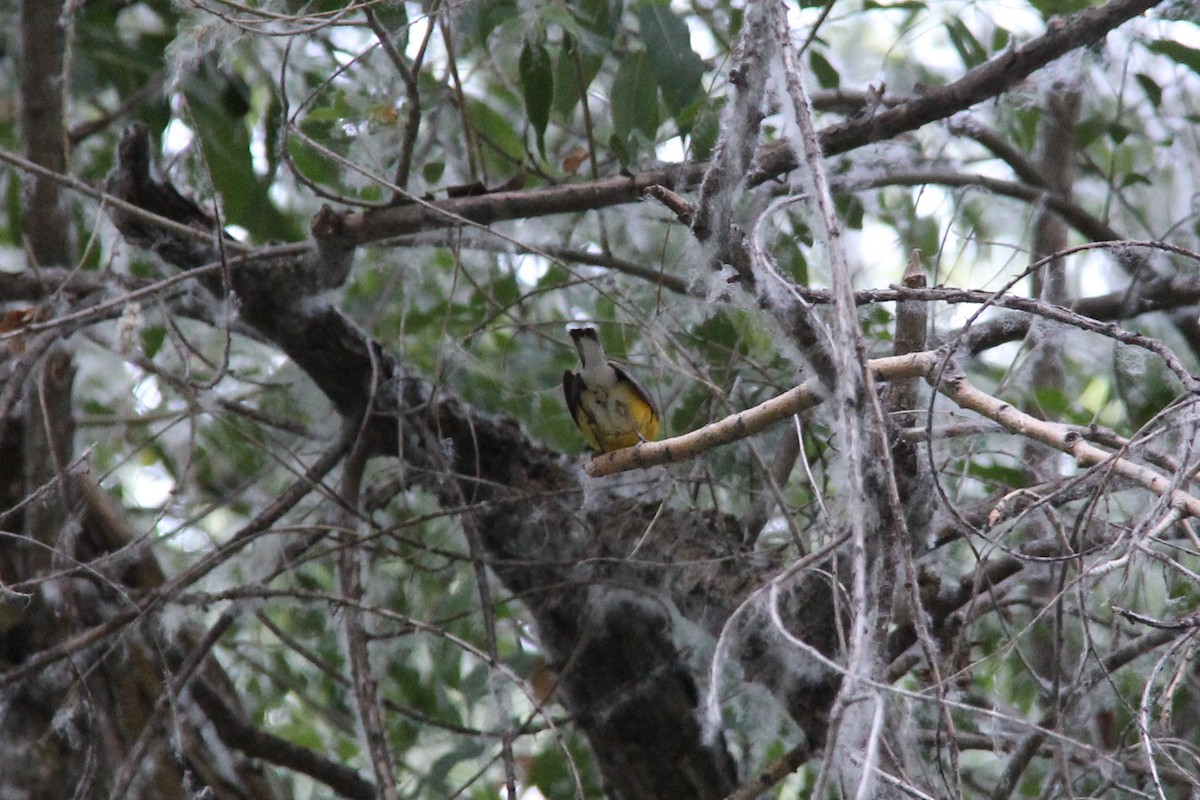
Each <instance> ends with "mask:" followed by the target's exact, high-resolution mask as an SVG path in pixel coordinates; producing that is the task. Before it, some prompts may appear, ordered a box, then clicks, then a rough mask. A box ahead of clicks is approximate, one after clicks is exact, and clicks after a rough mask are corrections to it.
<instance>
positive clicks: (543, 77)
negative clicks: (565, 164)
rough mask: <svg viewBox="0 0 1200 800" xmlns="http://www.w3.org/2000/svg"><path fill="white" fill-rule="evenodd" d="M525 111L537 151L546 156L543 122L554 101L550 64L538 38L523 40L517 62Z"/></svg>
mask: <svg viewBox="0 0 1200 800" xmlns="http://www.w3.org/2000/svg"><path fill="white" fill-rule="evenodd" d="M517 74H518V77H519V80H520V82H521V94H522V96H523V97H524V99H525V114H526V116H528V117H529V123H530V124H531V125H533V132H534V134H535V136H536V137H537V146H538V152H539V153H541V154H542V157H543V158H544V157H545V156H546V125H547V124H548V123H549V122H550V104H551V103H552V102H553V101H554V65H553V63H552V62H551V61H550V53H549V52H548V51H547V50H546V47H545V45H543V44H542V43H541V42H531V41H530V40H528V39H526V40H525V46H524V47H522V48H521V57H520V60H519V61H518V64H517Z"/></svg>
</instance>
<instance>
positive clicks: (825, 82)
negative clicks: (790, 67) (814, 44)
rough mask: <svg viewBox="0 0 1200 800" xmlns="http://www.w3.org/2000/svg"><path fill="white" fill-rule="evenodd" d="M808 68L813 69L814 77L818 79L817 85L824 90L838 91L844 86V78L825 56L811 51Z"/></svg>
mask: <svg viewBox="0 0 1200 800" xmlns="http://www.w3.org/2000/svg"><path fill="white" fill-rule="evenodd" d="M808 66H809V67H810V68H811V69H812V71H813V75H815V76H816V77H817V83H819V84H820V85H821V88H822V89H836V88H838V87H839V86H841V84H842V76H841V75H839V74H838V71H837V70H836V69H834V68H833V64H830V63H829V60H828V59H827V58H825V56H823V55H821V54H820V53H819V52H817V51H816V50H810V51H809V53H808Z"/></svg>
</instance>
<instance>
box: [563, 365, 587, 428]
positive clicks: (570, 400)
mask: <svg viewBox="0 0 1200 800" xmlns="http://www.w3.org/2000/svg"><path fill="white" fill-rule="evenodd" d="M581 391H583V379H582V378H580V377H579V376H578V375H576V374H575V373H574V372H571V370H569V369H568V370H565V371H564V372H563V397H565V398H566V400H567V411H570V412H571V420H572V421H575V420H578V419H579V417H578V409H579V393H580V392H581ZM576 424H578V423H576Z"/></svg>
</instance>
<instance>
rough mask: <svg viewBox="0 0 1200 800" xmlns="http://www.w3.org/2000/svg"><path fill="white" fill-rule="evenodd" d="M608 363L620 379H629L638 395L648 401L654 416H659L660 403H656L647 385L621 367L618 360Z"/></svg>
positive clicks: (647, 403)
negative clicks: (643, 384) (647, 389)
mask: <svg viewBox="0 0 1200 800" xmlns="http://www.w3.org/2000/svg"><path fill="white" fill-rule="evenodd" d="M608 365H609V366H610V367H612V368H613V369H614V370H615V371H616V373H617V379H618V380H622V379H624V380H626V381H629V385H630V386H632V387H633V390H634V391H635V392H637V394H638V396H639V397H641V398H642V400H644V401H646V405H648V406H650V411H651V412H653V415H654V418H655V419H657V418H658V404H657V403H655V402H654V400H653V399H651V397H650V393H649V392H648V391H646V387H645V386H642V382H641V381H639V380H638V379H637V378H635V377H633V376H632V375H630V374H629V373H628V372H626V371H625V370H624V369H623V368H622V367H621V365H620V364H618V363H617V362H615V361H609V362H608Z"/></svg>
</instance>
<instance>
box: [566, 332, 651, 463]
mask: <svg viewBox="0 0 1200 800" xmlns="http://www.w3.org/2000/svg"><path fill="white" fill-rule="evenodd" d="M571 339H573V340H574V342H575V349H576V350H577V351H579V360H580V362H581V363H582V364H583V369H582V370H580V371H579V372H571V371H570V370H567V371H566V372H564V373H563V394H564V395H565V396H566V398H567V409H568V410H569V411H570V412H571V418H572V419H574V420H575V424H576V425H578V426H579V430H580V432H581V433H583V438H584V440H585V441H586V442H587V443H588V445H589V446H590V447H591V448H592V449H593V450H595V451H596V452H598V453H607V452H610V451H612V450H620V449H621V448H622V447H632V446H633V445H635V444H637V443H639V442H649V441H651V440H652V439H654V437H655V436H658V409H657V408H655V407H654V401H653V400H651V399H650V395H649V394H648V393H647V392H646V390H645V388H644V387H643V386H642V385H641V384H640V383H638V382H637V380H636V379H635V378H633V376H631V375H630V374H629V373H627V372H626V371H625V370H624V369H622V368H621V367H620V366H619V365H618V364H617V363H616V362H615V361H609V360H608V359H607V358H606V357H605V356H604V348H603V347H601V346H600V337H598V336H597V335H596V329H595V328H574V329H572V330H571Z"/></svg>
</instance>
